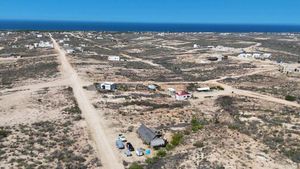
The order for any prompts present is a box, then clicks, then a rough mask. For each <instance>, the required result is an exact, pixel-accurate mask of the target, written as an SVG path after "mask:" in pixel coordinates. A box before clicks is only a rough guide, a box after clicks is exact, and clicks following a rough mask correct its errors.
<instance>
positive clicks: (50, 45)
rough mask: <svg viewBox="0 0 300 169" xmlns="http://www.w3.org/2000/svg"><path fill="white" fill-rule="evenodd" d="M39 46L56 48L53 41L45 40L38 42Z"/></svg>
mask: <svg viewBox="0 0 300 169" xmlns="http://www.w3.org/2000/svg"><path fill="white" fill-rule="evenodd" d="M38 47H40V48H54V46H53V44H52V43H50V42H44V41H40V43H39V44H38Z"/></svg>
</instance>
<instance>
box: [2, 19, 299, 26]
mask: <svg viewBox="0 0 300 169" xmlns="http://www.w3.org/2000/svg"><path fill="white" fill-rule="evenodd" d="M2 21H6V22H7V21H8V22H9V21H13V22H65V23H68V22H69V23H76V22H77V23H103V24H105V23H110V24H166V25H173V24H182V25H247V26H300V24H296V23H230V22H228V23H220V22H219V23H218V22H211V23H210V22H206V23H204V22H203V23H200V22H199V23H195V22H138V21H137V22H133V21H92V20H91V21H88V20H51V19H50V20H42V19H41V20H38V19H0V22H2Z"/></svg>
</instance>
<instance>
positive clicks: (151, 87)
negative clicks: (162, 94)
mask: <svg viewBox="0 0 300 169" xmlns="http://www.w3.org/2000/svg"><path fill="white" fill-rule="evenodd" d="M157 88H159V86H158V85H156V84H150V85H148V90H152V91H155V90H157Z"/></svg>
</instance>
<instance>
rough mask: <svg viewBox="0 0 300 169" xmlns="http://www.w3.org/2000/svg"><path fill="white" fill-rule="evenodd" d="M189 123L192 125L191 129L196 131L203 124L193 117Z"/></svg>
mask: <svg viewBox="0 0 300 169" xmlns="http://www.w3.org/2000/svg"><path fill="white" fill-rule="evenodd" d="M191 125H192V131H193V132H197V131H199V130H200V129H202V128H203V125H202V124H201V123H200V122H199V120H198V119H196V118H195V117H193V119H192V121H191Z"/></svg>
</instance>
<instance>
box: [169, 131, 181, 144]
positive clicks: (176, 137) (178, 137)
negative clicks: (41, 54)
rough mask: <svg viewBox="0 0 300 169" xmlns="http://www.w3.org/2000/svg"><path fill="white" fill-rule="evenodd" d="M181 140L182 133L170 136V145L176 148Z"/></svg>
mask: <svg viewBox="0 0 300 169" xmlns="http://www.w3.org/2000/svg"><path fill="white" fill-rule="evenodd" d="M182 139H183V134H182V133H175V134H174V135H173V136H172V140H171V144H172V145H173V146H178V145H179V144H180V143H181V142H182Z"/></svg>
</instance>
